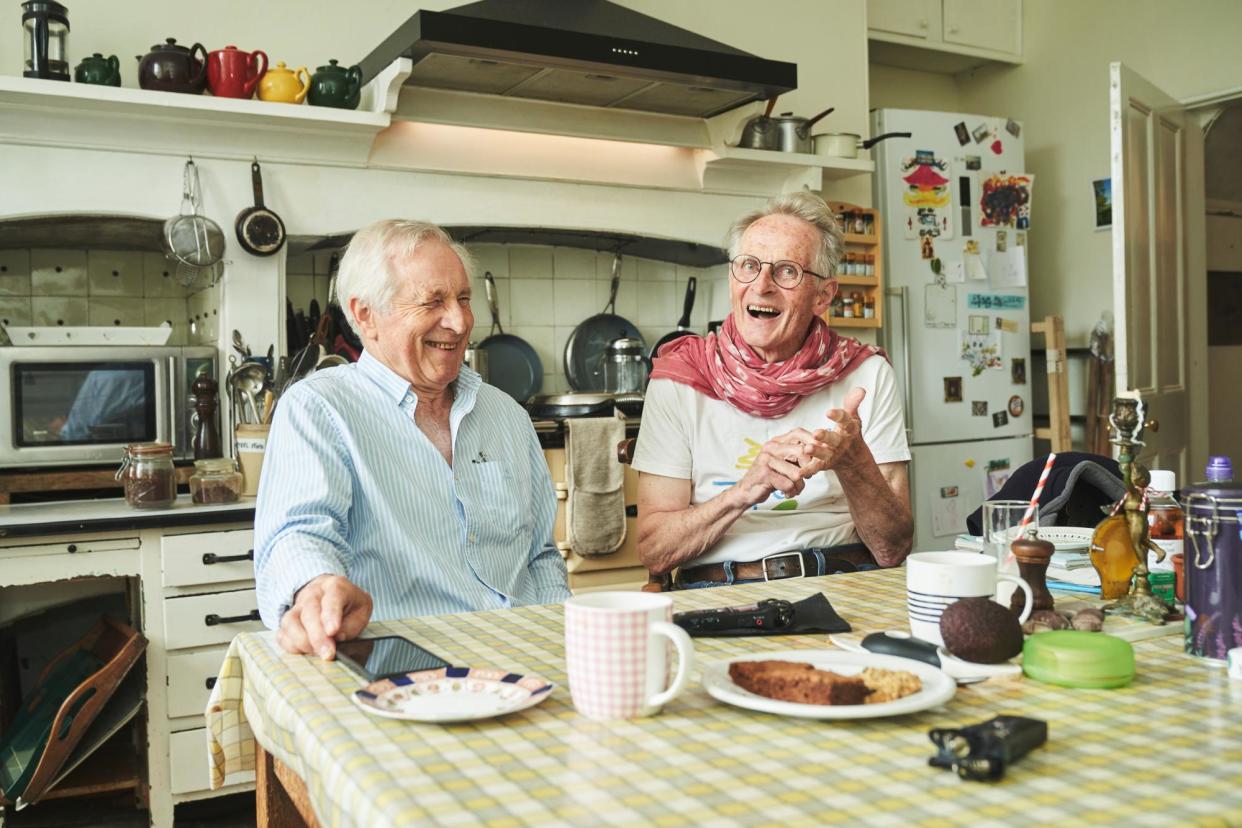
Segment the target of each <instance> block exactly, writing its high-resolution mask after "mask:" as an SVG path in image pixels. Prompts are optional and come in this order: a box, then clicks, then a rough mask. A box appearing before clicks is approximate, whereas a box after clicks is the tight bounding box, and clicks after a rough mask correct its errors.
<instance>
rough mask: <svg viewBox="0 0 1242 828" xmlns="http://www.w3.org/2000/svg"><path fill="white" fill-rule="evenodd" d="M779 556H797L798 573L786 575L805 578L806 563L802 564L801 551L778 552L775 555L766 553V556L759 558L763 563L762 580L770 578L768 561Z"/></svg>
mask: <svg viewBox="0 0 1242 828" xmlns="http://www.w3.org/2000/svg"><path fill="white" fill-rule="evenodd" d="M780 558H797V559H798V574H797V575H789V576H788V577H790V578H805V577H806V564H804V563H803V561H802V553H801V552H779V553H777V554H775V555H768V556H767V557H764V558H760V562H761V563H762V564H763V580H765V581H770V580H772V579H771V578H770V577H768V561H775V560H778V559H780Z"/></svg>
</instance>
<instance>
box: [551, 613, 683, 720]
mask: <svg viewBox="0 0 1242 828" xmlns="http://www.w3.org/2000/svg"><path fill="white" fill-rule="evenodd" d="M672 618H673V601H672V599H671V598H669V597H668V596H666V595H658V594H656V593H652V592H593V593H588V594H586V595H577V596H574V597H573V598H570V599H569V600H568V601H566V602H565V661H566V664H567V667H568V673H569V694H570V696H572V697H573V700H574V707H575V708H577V710H578V712H579V713H581V714H582V715H583V716H586V717H587V718H591V719H632V718H636V717H639V716H651V715H653V714H655V713H658V712H660V708H661V707H663V706H664V705H665V704H667V703H668V702H669V701H672V700H673V699H674V698H675V697H676V696H677V694H678V693H680V692H681V691H682V688H684V687H685V685H686V679H687V678H688V677H689V675H690V668H691V666H692V665H693V664H694V644H693V643H692V642H691V641H690V636H688V635H687V634H686V631H685V630H683V629H682V628H681V627H678V626H677V625H676V624H673V623H672ZM670 642H671V643H672V645H673V646H674V647H675V648H676V650H677V674H676V676H674V678H673V680H672V682H671V683H669V684H668V687H667V688H666V687H665V684H666V682H667V679H668V644H669V643H670Z"/></svg>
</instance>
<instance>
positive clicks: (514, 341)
mask: <svg viewBox="0 0 1242 828" xmlns="http://www.w3.org/2000/svg"><path fill="white" fill-rule="evenodd" d="M483 279H484V281H485V282H486V283H487V305H488V308H489V309H490V310H491V312H492V327H491V328H490V329H489V331H488V337H487V339H484V340H483V341H482V342H480V343H479V350H480V351H482V352H483V353H485V354H487V377H488V383H489V384H491V385H494V386H496V387H497V388H499V389H500V390H501V391H504V392H505V393H506V394H508V395H509V396H510V397H513V399H515V400H517V401H518V402H519V403H525V402H526V401H527V400H528V399H530V398H531V397H532V396H534V395H535V394H538V393H539V389H540V388H541V387H543V363H541V362H540V361H539V354H537V353H535V349H534V348H532V347H531V346H530V343H529V342H527V341H526V340H525V339H522V338H521V337H519V336H514V335H513V334H507V333H505V329H504V328H503V327H502V326H501V324H500V312H499V310H498V309H497V307H496V280H495V279H493V278H492V274H491V273H490V272H489V273H485V274H483ZM492 331H499V333H492Z"/></svg>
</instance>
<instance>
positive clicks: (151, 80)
mask: <svg viewBox="0 0 1242 828" xmlns="http://www.w3.org/2000/svg"><path fill="white" fill-rule="evenodd" d="M195 54H199V55H202V57H201V58H195ZM138 85H139V86H141V87H142V88H143V89H156V90H159V91H161V92H185V93H188V94H191V95H198V94H200V93H202V91H203V88H204V87H205V86H206V85H207V50H206V49H204V48H203V44H201V43H195V44H194V45H193V46H192V47H190V48H189V49H187V48H186V47H184V46H181V45H178V43H177V40H176V38H172V37H170V38H167V40H165V42H164V43H157V44H156V45H154V46H152V47H151V51H149V52H147V54H145V55H141V56H139V57H138Z"/></svg>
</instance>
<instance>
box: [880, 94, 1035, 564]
mask: <svg viewBox="0 0 1242 828" xmlns="http://www.w3.org/2000/svg"><path fill="white" fill-rule="evenodd" d="M886 132H909V133H912V135H911V137H910V138H896V139H888V140H886V141H882V142H880V143H879V144H877V145H876V148H875V150H874V151H873V152H874V155H875V161H876V175H875V177H874V188H875V189H874V202H873V204H874V206H875V207H876V209H878V210H879V211H880V215H881V217H882V219H883V223H884V279H885V282H886V285H885V297H884V298H885V301H886V308H885V313H884V320H885V321H884V329H883V331H882V332H881V334H882V335H881V341H882V343H883V344H884V345H885V347H886V348H887V350H888V352H889V356H890V358H891V359H892V361H893V365H894V367H895V368H896V372H897V379H898V383H899V386H900V387H901V389H902V394H903V399H904V402H905V413H906V429H907V430H906V433H907V437H908V439H909V442H910V451H911V454H912V461H911V466H910V497H911V505H912V507H913V511H914V550H915V551H929V550H938V549H952V548H953V545H954V539H955V537H956V536H957V535H958V534H960V533H963V532H965V531H966V516H967V515H968V514H970V513H971V512H972V511H974V510H975V509H976V508H978V506H979V505H980V504H981V503H982V502H983V501H984V500H986V499H987V497H988V496H989V495H990V494H992V493H993V492H994V491H995V490H996V489H997V488H999V486H1000V485H1002V484H1003V483H1004V481H1005V479H1007V477H1008V475H1009V473H1010V472H1011V471H1012V470H1013V469H1016V468H1018V467H1019V466H1021V465H1022V464H1023V463H1026V462H1029V461H1030V460H1031V455H1032V432H1033V431H1034V428H1033V426H1032V425H1031V377H1030V369H1031V358H1030V357H1031V354H1030V350H1031V346H1030V304H1029V294H1028V288H1027V270H1026V247H1027V234H1028V233H1029V232H1030V231H1031V210H1030V208H1031V204H1032V202H1031V195H1032V192H1033V183H1034V182H1033V180H1032V177H1031V176H1029V175H1027V174H1026V170H1025V165H1024V162H1023V153H1022V124H1021V123H1018V122H1016V121H1013V120H1011V119H1007V118H994V117H985V116H978V115H965V114H960V113H948V112H922V111H915V110H902V109H880V110H876V111H875V112H874V113H873V115H872V134H873V135H880V134H883V133H886Z"/></svg>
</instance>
